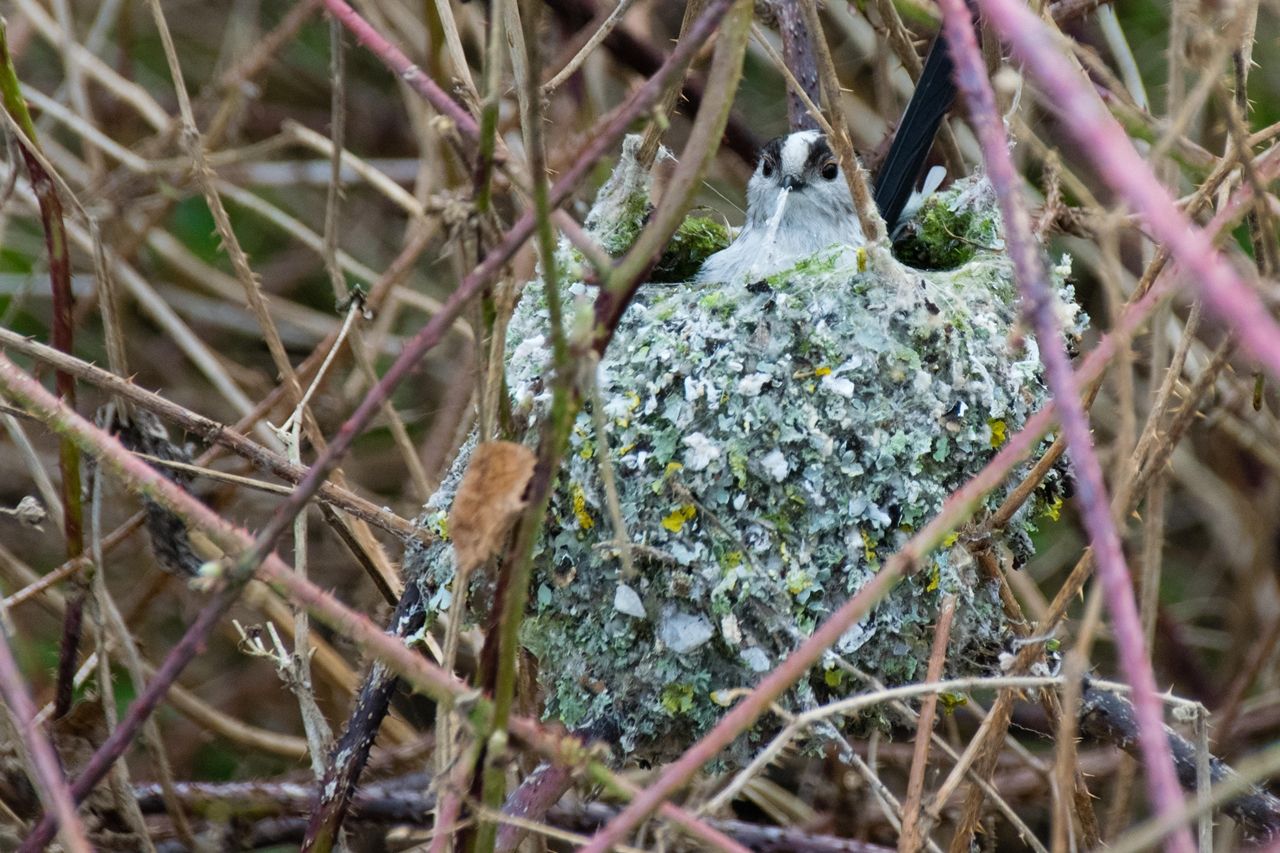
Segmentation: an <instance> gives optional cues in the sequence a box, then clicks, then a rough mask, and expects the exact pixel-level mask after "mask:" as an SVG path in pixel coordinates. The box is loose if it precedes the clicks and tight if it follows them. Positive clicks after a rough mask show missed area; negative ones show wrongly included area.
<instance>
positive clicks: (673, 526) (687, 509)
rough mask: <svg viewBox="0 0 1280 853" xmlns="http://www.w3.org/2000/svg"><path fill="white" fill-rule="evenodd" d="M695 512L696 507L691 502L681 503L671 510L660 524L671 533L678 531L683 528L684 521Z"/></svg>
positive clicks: (696, 511) (696, 510)
mask: <svg viewBox="0 0 1280 853" xmlns="http://www.w3.org/2000/svg"><path fill="white" fill-rule="evenodd" d="M697 514H698V508H697V507H696V506H694V505H693V504H681V505H680V506H678V507H676V508H675V509H673V510H671V512H669V513H668V514H667V516H666V518H664V519H662V526H663V527H665V528H666V529H667V530H670V531H671V532H672V533H679V532H680V531H681V529H683V528H684V525H685V522H686V521H689V520H690V519H692V518H693V517H694V516H695V515H697Z"/></svg>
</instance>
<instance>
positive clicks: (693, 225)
mask: <svg viewBox="0 0 1280 853" xmlns="http://www.w3.org/2000/svg"><path fill="white" fill-rule="evenodd" d="M728 245H729V229H728V228H726V227H725V225H724V223H723V222H719V221H717V220H715V219H712V218H710V217H707V216H690V217H689V218H688V219H686V220H685V221H684V222H683V223H682V224H681V225H680V227H679V228H678V229H676V233H675V235H674V236H672V238H671V242H670V243H668V244H667V248H666V251H664V252H663V253H662V257H661V258H660V259H659V260H658V264H657V266H655V267H654V268H653V273H652V274H651V275H650V276H649V280H650V281H652V282H654V283H658V284H662V283H669V282H673V281H689V280H690V279H692V278H693V277H694V276H695V275H696V274H697V272H698V270H699V268H701V267H702V262H703V261H705V260H706V259H707V256H708V255H712V254H714V253H716V252H718V251H720V250H721V249H723V248H724V247H725V246H728Z"/></svg>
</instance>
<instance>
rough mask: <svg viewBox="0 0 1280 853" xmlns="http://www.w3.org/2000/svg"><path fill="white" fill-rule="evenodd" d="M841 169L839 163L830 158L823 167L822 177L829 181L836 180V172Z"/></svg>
mask: <svg viewBox="0 0 1280 853" xmlns="http://www.w3.org/2000/svg"><path fill="white" fill-rule="evenodd" d="M839 171H840V166H839V164H837V163H836V161H835V160H829V161H827V163H826V165H824V166H823V167H822V177H824V178H826V179H827V180H828V181H834V180H835V179H836V174H837V173H838V172H839Z"/></svg>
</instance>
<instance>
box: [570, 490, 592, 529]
mask: <svg viewBox="0 0 1280 853" xmlns="http://www.w3.org/2000/svg"><path fill="white" fill-rule="evenodd" d="M573 515H574V517H575V518H577V519H578V526H579V527H581V528H582V529H583V530H590V529H591V528H593V527H595V526H596V520H595V519H594V518H592V517H591V513H590V512H588V511H587V496H586V494H585V493H584V492H583V491H582V487H581V486H578V485H574V487H573Z"/></svg>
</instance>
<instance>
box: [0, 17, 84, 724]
mask: <svg viewBox="0 0 1280 853" xmlns="http://www.w3.org/2000/svg"><path fill="white" fill-rule="evenodd" d="M0 99H2V100H3V102H4V109H5V112H7V113H8V114H9V116H10V118H11V119H12V120H13V122H14V124H15V125H17V127H18V129H19V130H21V131H22V134H23V136H25V137H26V138H25V139H23V140H19V141H18V148H19V150H20V151H21V152H22V160H23V162H24V163H25V164H26V167H27V175H28V176H29V177H30V179H31V189H32V191H33V192H34V193H35V195H36V200H37V202H38V203H39V207H40V224H41V226H42V227H43V229H44V241H45V247H46V249H47V250H48V252H49V289H50V293H51V294H52V296H53V335H52V337H53V341H52V342H53V346H54V349H57V350H60V351H61V352H64V353H67V354H68V355H71V354H73V352H74V350H75V327H74V324H73V316H72V315H73V305H72V302H73V300H72V296H71V257H70V254H69V250H68V247H67V231H66V225H65V224H64V222H63V218H62V202H61V201H60V200H59V199H58V191H57V188H56V187H55V186H54V180H53V176H52V175H51V174H50V173H49V172H48V171H47V170H46V169H45V167H44V164H43V163H42V162H41V160H42V158H41V157H40V155H39V145H40V143H39V142H38V141H37V139H36V127H35V123H34V122H32V120H31V113H30V112H29V111H28V110H27V102H26V100H25V99H24V98H23V97H22V91H21V86H20V84H19V82H18V74H17V71H16V70H15V69H14V67H13V57H12V56H10V55H9V40H8V35H7V29H6V25H5V22H4V19H3V18H0ZM28 146H31V147H32V148H35V149H36V151H32V150H31V148H29V147H28ZM54 382H55V384H56V387H57V389H58V395H59V396H61V397H62V399H64V400H66V401H67V405H68V406H71V407H72V408H74V407H75V404H76V382H75V378H74V377H73V376H72V375H71V374H69V373H67V372H66V371H62V370H59V371H56V372H55V374H54ZM58 467H59V469H60V470H61V472H62V515H63V532H64V534H65V535H66V540H67V558H68V559H72V560H74V559H75V558H76V557H78V556H80V554H81V553H83V551H84V524H83V520H84V504H83V497H82V495H81V487H80V452H79V451H78V450H77V449H76V446H75V444H74V443H73V442H71V441H69V440H67V439H63V440H61V441H60V442H59V444H58ZM87 594H88V587H87V586H86V585H84V584H79V585H78V587H77V589H76V590H75V593H74V595H73V597H72V599H71V601H70V602H69V603H68V607H67V613H66V617H65V619H64V621H63V633H62V648H61V650H60V652H59V656H58V681H57V694H56V699H55V705H54V716H55V717H61V716H63V715H65V714H66V713H67V712H68V711H70V710H71V700H72V692H73V691H72V685H71V679H72V676H73V675H74V674H75V671H76V657H77V650H78V649H79V646H80V634H81V628H82V626H83V624H84V603H85V598H86V596H87Z"/></svg>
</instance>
